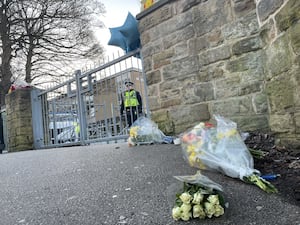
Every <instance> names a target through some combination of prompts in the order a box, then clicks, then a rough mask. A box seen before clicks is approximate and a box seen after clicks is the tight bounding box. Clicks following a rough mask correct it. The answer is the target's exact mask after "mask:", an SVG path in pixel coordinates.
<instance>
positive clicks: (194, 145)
mask: <svg viewBox="0 0 300 225" xmlns="http://www.w3.org/2000/svg"><path fill="white" fill-rule="evenodd" d="M214 117H215V119H216V121H217V127H214V126H212V125H211V124H205V123H200V124H198V125H197V126H195V127H194V128H193V129H192V130H191V131H189V132H187V133H185V134H183V136H182V141H181V142H182V150H183V153H184V157H185V159H186V160H187V161H188V162H189V164H190V165H191V166H193V167H197V168H199V169H210V170H215V171H219V172H221V173H224V174H225V175H227V176H230V177H233V178H240V179H241V180H243V181H245V182H248V183H252V184H255V185H257V186H258V187H260V188H261V189H262V190H264V191H266V192H268V193H276V192H277V189H276V188H275V187H274V186H273V185H272V184H271V183H270V182H268V181H266V180H264V179H263V178H261V177H260V176H259V175H260V172H259V171H258V170H256V169H254V163H253V158H252V155H251V153H250V152H249V150H248V148H247V146H246V145H245V143H244V142H243V140H242V138H241V136H240V135H239V133H238V131H237V126H236V123H234V122H232V121H230V120H228V119H225V118H223V117H221V116H214Z"/></svg>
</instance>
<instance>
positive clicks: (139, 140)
mask: <svg viewBox="0 0 300 225" xmlns="http://www.w3.org/2000/svg"><path fill="white" fill-rule="evenodd" d="M164 137H165V135H164V134H163V132H162V131H161V130H159V129H158V126H157V125H156V124H155V123H154V122H153V121H152V120H150V119H148V118H146V117H144V116H142V117H139V118H138V119H137V120H136V121H135V122H134V123H133V124H132V125H131V127H130V130H129V138H128V140H127V142H128V145H129V146H135V145H140V144H154V143H163V140H164Z"/></svg>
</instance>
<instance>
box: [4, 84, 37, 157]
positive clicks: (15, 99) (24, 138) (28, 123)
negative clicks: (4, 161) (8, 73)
mask: <svg viewBox="0 0 300 225" xmlns="http://www.w3.org/2000/svg"><path fill="white" fill-rule="evenodd" d="M5 102H6V113H7V116H6V119H7V138H8V143H7V145H8V146H7V150H8V152H16V151H23V150H30V149H33V131H32V111H31V88H27V89H19V90H15V91H13V92H11V93H9V94H7V95H6V96H5Z"/></svg>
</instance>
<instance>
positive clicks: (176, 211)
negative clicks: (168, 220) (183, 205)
mask: <svg viewBox="0 0 300 225" xmlns="http://www.w3.org/2000/svg"><path fill="white" fill-rule="evenodd" d="M172 217H173V219H174V220H179V219H180V218H181V210H180V207H179V206H176V207H174V208H173V209H172Z"/></svg>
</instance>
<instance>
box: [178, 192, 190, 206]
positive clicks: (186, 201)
mask: <svg viewBox="0 0 300 225" xmlns="http://www.w3.org/2000/svg"><path fill="white" fill-rule="evenodd" d="M179 198H180V200H181V201H182V202H183V203H184V204H189V203H190V202H191V200H192V196H191V195H190V194H189V193H188V192H183V193H182V194H181V195H180V196H179Z"/></svg>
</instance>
